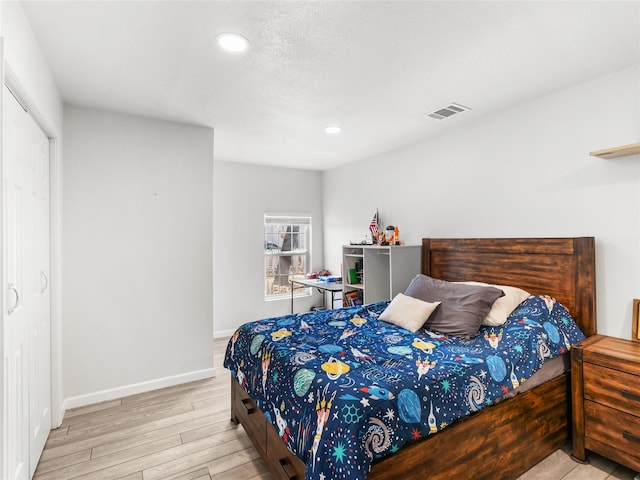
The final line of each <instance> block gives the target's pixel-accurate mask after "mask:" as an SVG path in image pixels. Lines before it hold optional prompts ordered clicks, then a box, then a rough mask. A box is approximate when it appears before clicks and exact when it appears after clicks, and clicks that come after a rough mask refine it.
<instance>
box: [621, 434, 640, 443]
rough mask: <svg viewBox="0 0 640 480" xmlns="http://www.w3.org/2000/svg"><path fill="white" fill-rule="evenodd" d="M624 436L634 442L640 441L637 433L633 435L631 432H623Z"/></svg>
mask: <svg viewBox="0 0 640 480" xmlns="http://www.w3.org/2000/svg"><path fill="white" fill-rule="evenodd" d="M622 436H623V437H624V438H626V439H627V440H631V441H632V442H636V443H640V437H636V436H635V435H631V434H630V433H629V432H622Z"/></svg>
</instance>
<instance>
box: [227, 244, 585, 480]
mask: <svg viewBox="0 0 640 480" xmlns="http://www.w3.org/2000/svg"><path fill="white" fill-rule="evenodd" d="M422 273H423V274H425V275H429V276H430V277H433V278H437V279H442V280H446V281H451V282H457V281H468V280H473V281H478V282H486V283H489V284H502V285H512V286H516V287H520V288H522V289H525V290H527V291H528V292H530V293H531V294H533V295H534V296H536V298H531V299H530V300H527V302H540V301H542V300H544V301H547V300H546V299H548V298H549V297H540V296H539V295H545V296H550V297H553V298H554V299H555V300H556V301H557V302H558V305H560V307H566V309H567V310H568V311H569V312H570V313H571V316H572V317H573V319H574V320H575V323H576V325H577V327H579V329H580V330H581V332H582V333H583V334H584V335H585V336H591V335H593V334H595V333H596V319H595V254H594V239H593V238H591V237H582V238H553V239H540V238H535V239H423V241H422ZM560 307H558V308H560ZM384 308H385V305H373V306H366V307H364V310H363V311H361V312H359V313H358V314H357V315H355V318H358V319H360V321H359V322H358V323H360V324H361V325H357V326H358V327H360V326H364V325H365V324H368V326H372V325H373V326H375V325H377V324H376V323H375V321H377V319H376V317H377V316H378V314H379V313H380V312H381V310H382V309H384ZM555 308H556V307H554V309H553V311H556V310H555ZM549 312H550V314H551V312H552V308H551V307H549ZM341 314H342V313H341V312H338V313H335V314H333V315H341ZM290 317H291V316H290ZM310 318H311V317H310ZM352 319H353V316H351V317H349V318H348V321H352ZM510 319H511V317H510ZM525 320H526V319H525ZM278 321H279V322H285V323H283V325H294V323H295V328H296V329H298V330H300V331H302V330H303V329H305V328H306V327H309V325H307V324H306V322H305V323H300V322H303V321H304V317H301V318H298V317H296V318H295V319H293V318H286V319H285V318H283V319H280V320H272V321H266V322H265V324H264V325H262V326H258V327H256V326H255V325H254V326H253V327H252V328H254V330H255V328H264V331H265V332H266V331H267V330H269V332H270V334H271V338H272V339H273V340H276V341H279V339H280V337H282V338H286V337H288V336H290V335H291V330H290V329H289V330H288V329H287V328H286V327H283V328H282V329H279V330H274V328H273V327H274V325H276V323H274V322H278ZM309 321H310V322H311V320H309ZM514 321H515V320H514ZM286 322H288V323H286ZM331 322H333V323H334V324H335V325H337V324H338V323H340V321H336V319H335V317H332V319H331ZM520 322H522V321H520ZM345 323H346V324H347V325H348V326H349V327H350V326H351V324H350V323H348V322H342V324H341V325H342V327H341V328H343V330H344V329H345V328H346V327H344V324H345ZM547 323H548V322H547ZM277 325H278V326H279V325H280V324H277ZM323 328H325V330H323V332H324V334H325V335H326V336H327V337H328V336H329V335H330V334H331V329H330V328H329V327H323ZM375 328H378V329H380V328H382V329H384V327H380V326H376V327H375ZM545 328H546V327H545ZM352 330H356V329H355V328H351V329H350V330H345V331H348V332H351V331H352ZM239 331H240V330H239ZM279 332H281V333H279ZM321 333H322V332H321ZM343 333H344V332H343ZM485 333H486V334H488V333H489V332H485ZM239 334H240V333H239V332H236V334H235V335H234V337H233V338H232V340H231V341H230V342H229V346H228V348H227V356H229V355H231V354H233V355H235V353H236V352H235V351H234V350H235V348H236V346H238V348H240V343H242V342H238V344H237V345H236V342H237V341H238V335H239ZM274 334H275V336H274ZM349 335H353V334H352V333H349ZM562 335H563V336H564V333H563V334H562ZM258 336H260V335H258ZM347 336H348V335H347ZM262 337H264V335H262ZM356 337H357V336H356V335H354V337H353V338H356ZM420 338H421V339H422V340H428V339H427V338H426V337H420ZM572 338H579V337H572ZM433 339H434V340H435V341H436V342H435V343H438V340H442V339H438V338H437V336H435V337H433ZM309 341H311V340H309ZM442 341H444V340H442ZM261 342H262V339H261V340H260V342H255V341H252V342H251V345H252V346H251V350H253V352H252V353H253V354H257V355H258V356H261V361H262V372H261V371H260V369H259V367H258V368H256V371H251V370H250V369H248V366H247V370H246V371H244V372H243V371H242V368H244V365H245V363H244V360H242V361H241V362H240V363H237V364H236V365H235V366H234V365H231V364H229V366H230V367H231V370H232V372H233V373H234V374H233V375H232V379H231V397H232V398H231V417H232V421H234V422H235V423H238V422H240V423H242V425H243V427H244V429H245V430H246V432H247V434H248V436H249V437H250V438H251V440H252V442H253V444H254V445H255V447H256V449H257V450H258V451H259V452H260V453H261V454H262V456H263V457H264V458H265V460H266V462H267V464H268V465H269V468H270V471H271V473H272V475H273V477H274V478H276V479H280V478H281V479H289V480H291V479H298V480H303V479H304V478H305V473H306V474H307V477H306V478H319V479H326V480H329V478H332V479H333V478H367V479H368V480H379V479H397V478H403V479H414V478H415V479H417V478H421V479H423V478H429V479H446V478H456V477H459V478H468V477H469V471H470V469H471V470H472V471H473V478H474V479H501V478H502V479H510V478H516V477H518V476H519V475H520V474H521V473H523V472H524V471H526V470H528V469H529V468H531V467H532V466H533V465H535V464H536V463H538V462H539V461H540V460H542V459H543V458H544V457H546V456H547V455H549V454H550V453H552V452H553V451H555V450H556V449H558V448H559V447H560V446H562V445H563V444H564V443H565V442H567V440H568V436H569V432H570V421H569V419H570V418H571V415H570V411H569V408H570V407H569V406H570V395H569V388H570V382H569V373H568V372H565V373H562V374H560V375H559V376H556V377H554V378H553V379H551V380H548V381H545V382H544V383H542V384H540V385H538V386H536V387H534V388H532V389H529V390H527V391H525V392H523V393H520V394H518V395H515V396H513V397H510V398H506V399H501V401H498V399H497V398H495V395H490V393H491V392H489V390H488V389H487V388H485V391H484V394H486V397H487V399H486V401H485V402H484V403H485V404H484V405H482V408H481V409H479V410H478V411H475V408H471V410H473V413H472V414H470V415H468V416H465V417H464V418H460V419H457V420H455V421H452V422H451V423H448V422H440V423H439V422H435V421H434V422H433V425H429V426H430V427H432V428H433V429H434V430H433V432H435V431H436V430H438V431H437V433H435V434H433V435H424V431H423V430H422V431H421V430H420V429H419V428H418V427H416V428H414V429H413V431H414V434H415V441H409V442H407V443H406V445H404V446H403V447H402V448H398V449H396V448H395V446H394V445H392V442H390V441H388V439H387V440H385V439H384V436H382V437H380V435H378V438H377V439H376V438H375V435H376V434H381V428H384V425H382V423H383V422H380V421H378V422H377V423H376V422H375V421H370V422H369V427H368V430H367V432H368V433H370V434H371V435H372V436H373V437H374V438H373V440H375V441H378V442H381V443H379V445H378V447H380V448H382V449H386V450H387V451H386V452H384V456H383V455H372V452H375V451H376V450H375V448H373V449H370V450H369V451H368V453H367V455H368V456H369V460H370V461H371V469H370V472H368V474H367V472H366V470H368V469H369V466H368V464H365V465H362V466H359V465H360V464H361V463H362V462H361V460H362V459H363V458H365V457H363V455H362V454H361V452H358V451H356V450H355V448H356V447H357V445H358V444H364V443H366V441H368V440H369V438H364V435H366V434H368V433H367V432H365V433H362V432H361V434H360V436H359V437H358V435H357V434H355V433H351V434H349V435H344V438H345V439H347V440H348V439H349V438H350V439H351V440H352V441H351V442H348V441H344V442H339V443H336V442H335V441H334V442H333V443H332V444H331V445H328V444H327V445H324V448H325V449H326V450H327V452H331V453H332V454H333V456H330V455H326V458H324V459H322V457H320V456H317V455H316V448H317V445H316V443H317V442H316V440H317V439H319V438H320V434H321V433H323V432H322V428H320V427H321V426H327V427H329V426H330V425H332V424H331V423H330V418H329V417H330V415H333V416H334V417H337V414H336V408H334V410H333V412H332V411H331V405H332V403H333V402H335V404H336V405H337V404H338V398H343V400H344V401H348V399H349V397H350V396H353V395H352V394H351V393H352V392H353V393H356V394H357V395H356V396H358V395H360V396H358V398H357V399H359V400H360V403H356V398H353V404H354V405H357V406H358V407H359V405H364V403H362V402H363V400H364V399H363V397H362V394H361V393H360V392H359V391H365V390H366V392H365V393H366V394H367V395H368V396H367V400H366V402H365V403H380V402H384V401H391V398H393V397H394V395H392V394H390V393H389V392H388V391H384V389H382V391H376V390H375V389H376V388H377V387H378V385H382V383H380V382H377V381H375V380H376V379H375V378H374V381H372V382H371V383H372V385H371V388H367V387H363V388H359V389H355V388H354V389H352V391H349V392H347V391H346V390H344V389H343V390H344V391H343V390H340V391H338V390H336V389H333V388H332V389H329V388H328V387H329V385H328V384H326V383H325V384H318V383H313V378H311V379H310V378H309V376H307V377H306V378H296V379H295V382H292V381H291V379H289V380H287V379H286V378H285V375H286V372H283V369H280V370H277V369H273V368H271V370H269V366H270V365H271V367H273V365H274V364H271V362H277V361H278V358H277V357H280V356H281V355H282V356H283V355H284V353H283V352H282V349H277V348H276V349H275V350H274V347H267V348H264V349H263V350H261V348H262V343H261ZM302 343H304V342H302ZM320 343H322V340H320ZM335 343H336V342H329V343H328V345H326V346H331V345H333V344H335ZM559 343H562V342H559ZM566 343H567V342H565V344H566ZM572 343H573V342H572ZM265 345H266V343H265ZM279 345H280V344H279ZM464 346H465V348H466V347H469V344H464ZM566 346H567V347H568V346H569V345H568V344H567V345H566ZM425 348H428V347H425ZM455 348H458V347H455ZM473 348H475V347H473ZM285 350H286V349H285ZM363 350H364V352H363ZM560 350H562V348H560ZM355 351H356V352H357V354H359V355H360V357H358V358H357V359H358V360H359V361H360V363H363V364H366V362H367V361H368V359H367V357H368V356H369V355H368V353H369V352H368V351H366V349H363V348H362V346H361V345H360V349H358V348H355ZM303 353H304V352H303ZM307 353H308V352H307ZM331 353H332V355H335V357H336V358H334V357H331V359H332V362H329V363H331V365H330V366H329V368H330V369H331V370H325V371H327V372H328V373H330V374H331V378H334V379H340V381H344V379H345V378H347V377H346V376H343V375H342V373H344V372H343V371H341V369H343V368H344V369H348V368H349V365H351V367H352V368H353V367H355V366H358V363H357V362H356V363H354V361H353V360H354V358H355V357H349V358H350V359H351V361H350V362H349V361H347V360H346V357H345V358H343V360H345V361H344V362H341V361H340V358H341V357H340V356H339V355H341V354H344V352H339V351H335V352H331ZM399 353H402V352H401V351H400V352H399ZM427 353H430V352H429V351H428V350H425V358H424V360H427ZM459 356H460V357H464V355H459ZM442 360H443V361H442V363H443V364H444V363H446V361H445V360H450V362H449V363H453V361H454V360H457V359H456V358H447V359H445V358H443V359H442ZM369 361H373V362H375V360H369ZM265 362H266V365H267V368H265ZM477 362H483V360H477ZM471 363H473V359H471V362H470V363H467V365H471ZM326 364H327V362H325V365H326ZM240 365H242V368H241V367H240ZM487 366H488V364H487ZM426 368H427V369H428V368H429V366H428V365H427V366H426ZM454 368H459V367H457V366H455V367H454ZM267 370H269V371H270V372H273V371H275V372H277V373H279V374H281V375H282V377H280V378H274V376H273V375H272V376H270V377H269V378H268V379H267V376H266V375H265V372H266V371H267ZM285 370H286V369H285ZM354 370H355V368H354ZM423 372H424V370H423ZM485 374H486V372H485ZM481 376H482V374H481V370H479V371H478V372H476V374H475V376H474V378H476V379H478V378H479V377H481ZM512 376H513V375H512ZM249 377H252V380H253V383H254V384H256V385H258V389H260V387H259V385H260V383H262V385H263V386H264V387H265V390H266V384H265V382H267V381H269V382H271V383H274V384H275V383H280V384H285V383H288V382H291V383H294V384H295V383H296V382H297V384H298V386H300V388H301V389H302V390H304V393H305V394H307V396H304V395H299V397H300V398H295V396H296V395H297V394H298V393H300V392H298V391H296V394H295V395H294V394H292V395H291V397H293V400H292V401H291V404H290V405H289V404H288V406H287V408H286V409H285V408H284V407H285V399H284V398H282V400H281V404H280V400H278V401H277V402H276V403H279V404H278V405H276V404H274V403H271V405H269V404H267V403H268V402H265V401H264V399H260V398H258V394H257V392H256V393H255V395H254V396H256V398H255V399H254V398H251V396H250V395H249V394H248V393H247V389H248V390H251V389H250V388H247V383H249V382H250V380H251V378H249ZM311 377H313V375H311ZM420 377H422V375H420ZM426 377H427V376H426V375H425V378H426ZM516 377H517V376H516ZM506 383H508V379H507V380H506ZM515 383H517V382H515ZM434 385H435V383H434ZM514 387H515V384H514ZM505 389H506V388H505ZM356 390H358V391H356ZM394 391H395V392H396V395H395V397H399V396H401V395H399V394H398V391H400V394H404V396H405V403H406V404H407V405H411V402H410V401H407V400H414V398H413V396H412V394H411V393H405V392H406V389H402V390H394ZM336 394H338V397H336ZM472 394H473V395H475V392H471V391H469V397H470V398H471V397H472ZM309 395H310V397H309ZM314 395H315V396H314ZM385 395H386V396H387V398H385ZM273 398H276V397H273ZM482 399H484V397H482V398H481V399H480V400H482ZM395 400H398V398H396V399H395ZM422 400H423V401H422V402H420V399H419V398H418V403H419V404H420V403H422V405H420V406H421V408H422V409H423V410H426V409H428V402H427V401H426V397H422ZM494 400H495V401H494ZM287 402H288V400H287ZM296 402H297V403H296ZM304 402H307V404H308V405H306V406H305V403H304ZM259 404H260V406H262V407H263V408H262V409H261V408H260V407H259ZM341 405H342V409H343V410H342V412H343V417H345V418H346V417H348V414H349V413H350V412H351V413H353V415H351V417H355V416H364V417H366V415H367V414H366V413H362V414H361V413H360V412H361V410H360V409H358V410H356V409H355V408H354V409H353V410H350V408H351V407H349V406H348V405H347V404H345V403H344V402H343V403H342V404H341ZM380 405H382V404H380ZM389 405H391V404H389ZM469 406H471V407H473V402H471V401H469ZM307 407H308V410H309V412H308V413H309V416H308V420H306V421H300V422H298V423H296V421H291V420H290V419H289V420H288V421H287V418H285V415H284V414H285V413H287V414H288V412H289V410H291V409H294V410H295V409H299V410H304V409H306V408H307ZM384 407H385V408H387V412H389V411H391V413H389V417H388V418H387V420H390V421H391V419H392V418H394V419H395V417H399V416H400V414H401V412H403V420H406V421H408V422H410V421H411V415H412V413H411V411H412V410H411V409H410V408H408V407H401V406H399V405H396V406H395V408H393V409H392V408H388V405H387V404H384ZM431 409H432V410H433V403H432V404H431ZM302 413H304V412H302ZM433 416H434V415H432V417H433ZM334 417H331V418H334ZM371 418H373V419H374V420H375V418H374V417H371ZM425 418H426V416H425ZM365 421H366V419H365ZM398 423H400V422H398ZM316 425H317V426H318V428H316ZM443 425H444V426H443ZM444 427H446V428H444ZM336 428H343V426H340V427H336ZM345 428H346V427H345ZM305 429H306V430H305ZM296 432H297V433H298V435H297V436H296ZM345 432H346V430H345ZM303 433H304V435H306V437H307V438H314V446H313V448H312V449H309V452H310V453H309V455H308V457H307V458H306V463H305V462H303V461H302V460H300V459H299V458H298V457H297V456H296V455H294V454H293V453H291V451H290V449H292V448H293V450H295V441H294V440H292V439H295V438H298V439H299V438H301V436H303V435H302V434H303ZM316 437H317V438H316ZM421 437H424V438H421ZM303 447H304V445H298V449H301V448H303ZM396 450H397V451H396ZM311 452H313V453H311ZM350 455H353V456H352V457H350ZM358 455H360V456H358ZM321 462H324V463H323V464H322V465H318V466H317V465H316V463H318V464H320V463H321ZM325 464H326V465H329V464H331V469H329V470H327V469H325V470H323V468H325V467H324V466H323V465H325ZM347 464H348V465H347ZM327 468H329V467H328V466H327ZM359 468H362V469H363V470H364V472H360V473H362V475H361V476H360V477H352V476H351V475H353V474H354V471H355V470H358V469H359ZM324 472H330V473H327V474H325V473H324ZM356 473H358V472H356ZM425 475H426V477H425Z"/></svg>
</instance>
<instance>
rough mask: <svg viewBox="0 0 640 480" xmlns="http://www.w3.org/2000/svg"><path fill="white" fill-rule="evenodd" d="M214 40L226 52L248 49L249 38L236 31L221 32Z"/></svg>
mask: <svg viewBox="0 0 640 480" xmlns="http://www.w3.org/2000/svg"><path fill="white" fill-rule="evenodd" d="M216 41H217V42H218V45H220V47H221V48H223V49H225V50H226V51H227V52H232V53H241V52H244V51H246V50H248V49H249V40H247V39H246V38H245V37H243V36H242V35H239V34H237V33H221V34H220V35H218V36H217V37H216Z"/></svg>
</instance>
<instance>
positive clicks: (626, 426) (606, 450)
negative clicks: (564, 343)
mask: <svg viewBox="0 0 640 480" xmlns="http://www.w3.org/2000/svg"><path fill="white" fill-rule="evenodd" d="M571 352H572V353H571V385H572V389H571V390H572V395H571V397H572V404H573V456H574V457H575V458H576V459H577V460H580V461H585V460H586V458H587V457H586V450H591V451H593V452H597V453H599V454H600V455H603V456H605V457H607V458H609V459H611V460H613V461H615V462H618V463H620V464H622V465H625V466H627V467H629V468H631V469H632V470H636V471H640V343H638V342H632V341H629V340H623V339H620V338H614V337H607V336H604V335H594V336H593V337H590V338H588V339H586V340H584V341H583V342H581V343H579V344H578V345H576V346H574V347H573V349H572V350H571Z"/></svg>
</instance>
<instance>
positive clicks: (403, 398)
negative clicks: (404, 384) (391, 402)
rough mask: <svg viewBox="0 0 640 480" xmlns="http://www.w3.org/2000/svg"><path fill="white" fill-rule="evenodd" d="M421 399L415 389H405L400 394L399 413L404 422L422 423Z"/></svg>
mask: <svg viewBox="0 0 640 480" xmlns="http://www.w3.org/2000/svg"><path fill="white" fill-rule="evenodd" d="M421 408H422V406H421V405H420V399H419V398H418V395H417V394H416V392H414V391H413V390H409V389H406V388H405V389H404V390H402V391H401V392H400V393H399V394H398V414H399V415H400V418H401V419H402V421H403V422H406V423H420V411H421Z"/></svg>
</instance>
